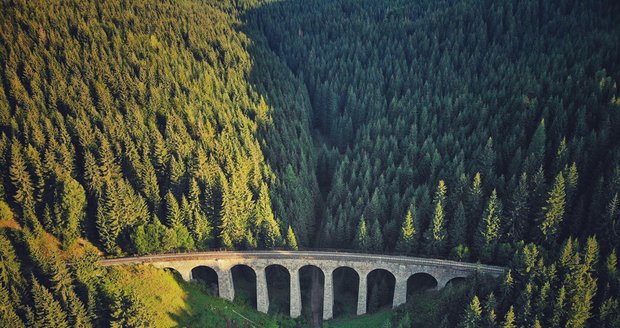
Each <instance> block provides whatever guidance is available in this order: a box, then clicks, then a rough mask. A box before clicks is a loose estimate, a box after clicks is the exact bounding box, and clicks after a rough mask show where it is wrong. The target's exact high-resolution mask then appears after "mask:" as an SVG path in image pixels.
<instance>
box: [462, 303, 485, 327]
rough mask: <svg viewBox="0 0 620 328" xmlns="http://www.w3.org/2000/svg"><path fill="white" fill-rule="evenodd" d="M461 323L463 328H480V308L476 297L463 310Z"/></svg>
mask: <svg viewBox="0 0 620 328" xmlns="http://www.w3.org/2000/svg"><path fill="white" fill-rule="evenodd" d="M461 322H462V324H461V326H462V327H463V328H478V327H480V326H481V324H482V307H481V306H480V300H479V299H478V296H474V298H473V299H472V301H471V303H469V306H468V307H467V309H465V316H464V317H463V320H462V321H461Z"/></svg>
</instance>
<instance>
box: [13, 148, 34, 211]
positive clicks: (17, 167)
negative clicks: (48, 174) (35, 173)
mask: <svg viewBox="0 0 620 328" xmlns="http://www.w3.org/2000/svg"><path fill="white" fill-rule="evenodd" d="M21 148H22V147H21V145H20V144H19V142H18V141H17V140H15V139H14V140H13V142H12V143H11V166H10V167H9V177H10V179H11V183H12V184H13V189H14V190H15V194H14V199H15V203H17V204H18V205H19V207H20V209H21V213H22V215H24V216H25V215H26V214H27V213H29V212H30V213H32V212H33V211H34V186H33V183H32V178H31V177H30V173H29V172H28V169H27V168H26V162H25V161H24V158H23V156H22V152H21Z"/></svg>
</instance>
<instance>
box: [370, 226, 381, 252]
mask: <svg viewBox="0 0 620 328" xmlns="http://www.w3.org/2000/svg"><path fill="white" fill-rule="evenodd" d="M369 237H370V238H369V239H370V245H369V246H370V250H371V251H373V252H381V251H383V234H382V233H381V226H380V225H379V220H378V219H376V218H375V220H374V221H373V223H372V225H371V227H370V233H369Z"/></svg>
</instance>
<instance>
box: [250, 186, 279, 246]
mask: <svg viewBox="0 0 620 328" xmlns="http://www.w3.org/2000/svg"><path fill="white" fill-rule="evenodd" d="M256 221H257V225H258V226H260V230H259V236H260V238H259V240H260V244H261V245H262V246H263V247H266V248H272V247H276V246H279V245H280V243H281V239H282V234H281V233H280V226H279V225H278V222H277V221H276V218H275V216H274V215H273V211H272V210H271V199H270V198H269V190H268V189H267V184H265V183H263V184H262V185H261V188H260V193H259V195H258V202H256Z"/></svg>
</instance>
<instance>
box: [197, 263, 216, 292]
mask: <svg viewBox="0 0 620 328" xmlns="http://www.w3.org/2000/svg"><path fill="white" fill-rule="evenodd" d="M191 274H192V281H194V282H202V283H203V284H204V286H205V288H206V290H207V292H208V293H209V294H211V295H215V296H219V282H218V277H217V272H216V271H215V269H213V268H211V267H208V266H206V265H199V266H197V267H194V268H193V269H192V271H191Z"/></svg>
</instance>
